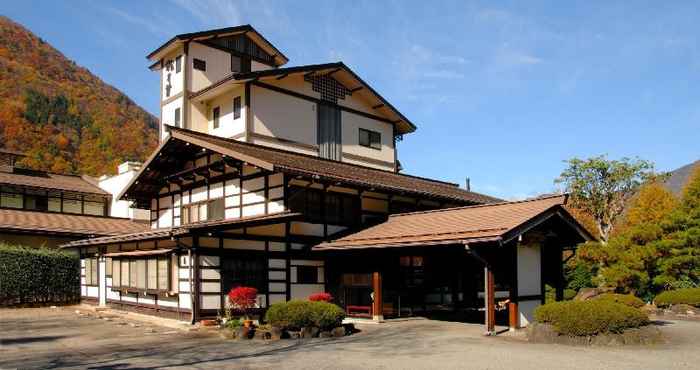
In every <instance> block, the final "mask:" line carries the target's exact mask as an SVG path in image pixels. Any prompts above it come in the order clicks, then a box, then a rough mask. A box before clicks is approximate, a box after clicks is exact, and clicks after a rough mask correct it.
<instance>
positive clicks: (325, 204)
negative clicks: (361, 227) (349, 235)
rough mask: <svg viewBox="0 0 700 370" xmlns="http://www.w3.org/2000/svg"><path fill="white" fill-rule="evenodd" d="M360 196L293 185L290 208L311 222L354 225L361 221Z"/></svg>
mask: <svg viewBox="0 0 700 370" xmlns="http://www.w3.org/2000/svg"><path fill="white" fill-rule="evenodd" d="M359 207H360V204H359V198H357V197H355V196H352V195H349V194H341V193H334V192H323V191H321V190H318V189H306V188H301V187H291V188H290V195H289V209H290V210H291V211H292V212H299V213H302V214H304V216H305V217H306V218H307V219H308V220H309V221H310V222H325V223H328V224H332V225H344V226H352V225H355V224H356V223H357V222H358V221H359Z"/></svg>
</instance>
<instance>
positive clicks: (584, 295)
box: [574, 288, 603, 301]
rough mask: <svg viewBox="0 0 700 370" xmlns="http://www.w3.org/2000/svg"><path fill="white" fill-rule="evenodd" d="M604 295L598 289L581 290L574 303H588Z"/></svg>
mask: <svg viewBox="0 0 700 370" xmlns="http://www.w3.org/2000/svg"><path fill="white" fill-rule="evenodd" d="M602 293H603V291H602V290H600V289H598V288H581V289H580V290H579V291H578V293H576V296H575V297H574V301H587V300H589V299H591V298H593V297H595V296H597V295H600V294H602Z"/></svg>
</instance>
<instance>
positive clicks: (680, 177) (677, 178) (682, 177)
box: [665, 161, 700, 195]
mask: <svg viewBox="0 0 700 370" xmlns="http://www.w3.org/2000/svg"><path fill="white" fill-rule="evenodd" d="M696 166H700V161H695V162H693V163H690V164H687V165H685V166H683V167H681V168H677V169H675V170H673V171H671V172H669V173H668V174H669V177H668V179H666V181H665V184H666V187H667V188H668V190H670V191H671V192H673V193H674V194H676V195H679V194H681V193H682V192H683V187H684V186H685V184H686V183H687V182H688V180H689V179H690V174H691V173H692V172H693V168H695V167H696Z"/></svg>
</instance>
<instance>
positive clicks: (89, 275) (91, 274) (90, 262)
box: [85, 258, 97, 285]
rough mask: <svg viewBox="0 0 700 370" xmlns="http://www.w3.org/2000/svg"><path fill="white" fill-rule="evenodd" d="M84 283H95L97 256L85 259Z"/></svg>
mask: <svg viewBox="0 0 700 370" xmlns="http://www.w3.org/2000/svg"><path fill="white" fill-rule="evenodd" d="M85 285H97V258H86V259H85Z"/></svg>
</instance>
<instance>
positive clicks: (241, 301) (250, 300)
mask: <svg viewBox="0 0 700 370" xmlns="http://www.w3.org/2000/svg"><path fill="white" fill-rule="evenodd" d="M228 300H229V302H231V305H232V306H233V307H235V308H238V309H240V310H243V312H245V311H246V310H248V309H249V308H253V307H255V303H256V302H257V300H258V290H257V289H255V288H251V287H245V286H239V287H236V288H233V289H231V291H230V292H228Z"/></svg>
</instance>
